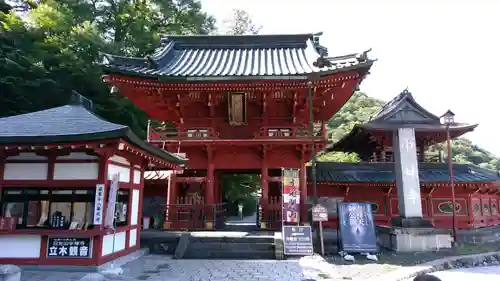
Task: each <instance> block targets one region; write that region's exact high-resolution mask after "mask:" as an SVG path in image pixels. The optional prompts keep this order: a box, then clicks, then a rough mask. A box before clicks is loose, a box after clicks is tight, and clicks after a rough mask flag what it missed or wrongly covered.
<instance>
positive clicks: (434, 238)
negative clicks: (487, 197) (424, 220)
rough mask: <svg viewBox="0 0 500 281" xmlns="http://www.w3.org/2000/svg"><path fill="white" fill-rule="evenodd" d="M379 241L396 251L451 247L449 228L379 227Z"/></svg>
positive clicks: (433, 249)
mask: <svg viewBox="0 0 500 281" xmlns="http://www.w3.org/2000/svg"><path fill="white" fill-rule="evenodd" d="M377 232H378V233H377V234H378V243H379V244H380V245H381V246H382V247H385V248H387V249H390V250H393V251H396V252H422V251H435V250H438V249H443V248H451V247H452V241H453V238H452V236H451V233H450V231H449V230H446V229H435V228H401V227H385V226H380V227H377Z"/></svg>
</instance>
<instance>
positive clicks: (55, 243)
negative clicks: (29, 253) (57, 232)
mask: <svg viewBox="0 0 500 281" xmlns="http://www.w3.org/2000/svg"><path fill="white" fill-rule="evenodd" d="M91 257H92V239H91V238H63V237H49V238H48V239H47V258H91Z"/></svg>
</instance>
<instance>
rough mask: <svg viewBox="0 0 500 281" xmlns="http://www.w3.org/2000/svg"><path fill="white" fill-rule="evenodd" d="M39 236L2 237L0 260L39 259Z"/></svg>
mask: <svg viewBox="0 0 500 281" xmlns="http://www.w3.org/2000/svg"><path fill="white" fill-rule="evenodd" d="M41 247H42V237H41V236H39V235H0V258H39V257H40V248H41Z"/></svg>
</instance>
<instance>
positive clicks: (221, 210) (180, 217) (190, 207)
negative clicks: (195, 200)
mask: <svg viewBox="0 0 500 281" xmlns="http://www.w3.org/2000/svg"><path fill="white" fill-rule="evenodd" d="M166 208H167V212H166V219H165V221H166V222H169V223H170V224H171V228H172V229H189V230H201V229H207V222H211V223H212V226H213V228H215V229H217V228H220V227H223V226H224V223H225V220H226V206H225V204H169V205H167V206H166Z"/></svg>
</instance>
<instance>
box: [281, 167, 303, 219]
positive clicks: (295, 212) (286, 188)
mask: <svg viewBox="0 0 500 281" xmlns="http://www.w3.org/2000/svg"><path fill="white" fill-rule="evenodd" d="M299 170H300V169H288V168H283V169H282V177H283V179H282V183H283V221H284V222H298V221H299V211H300V189H299V184H300V183H299Z"/></svg>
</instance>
